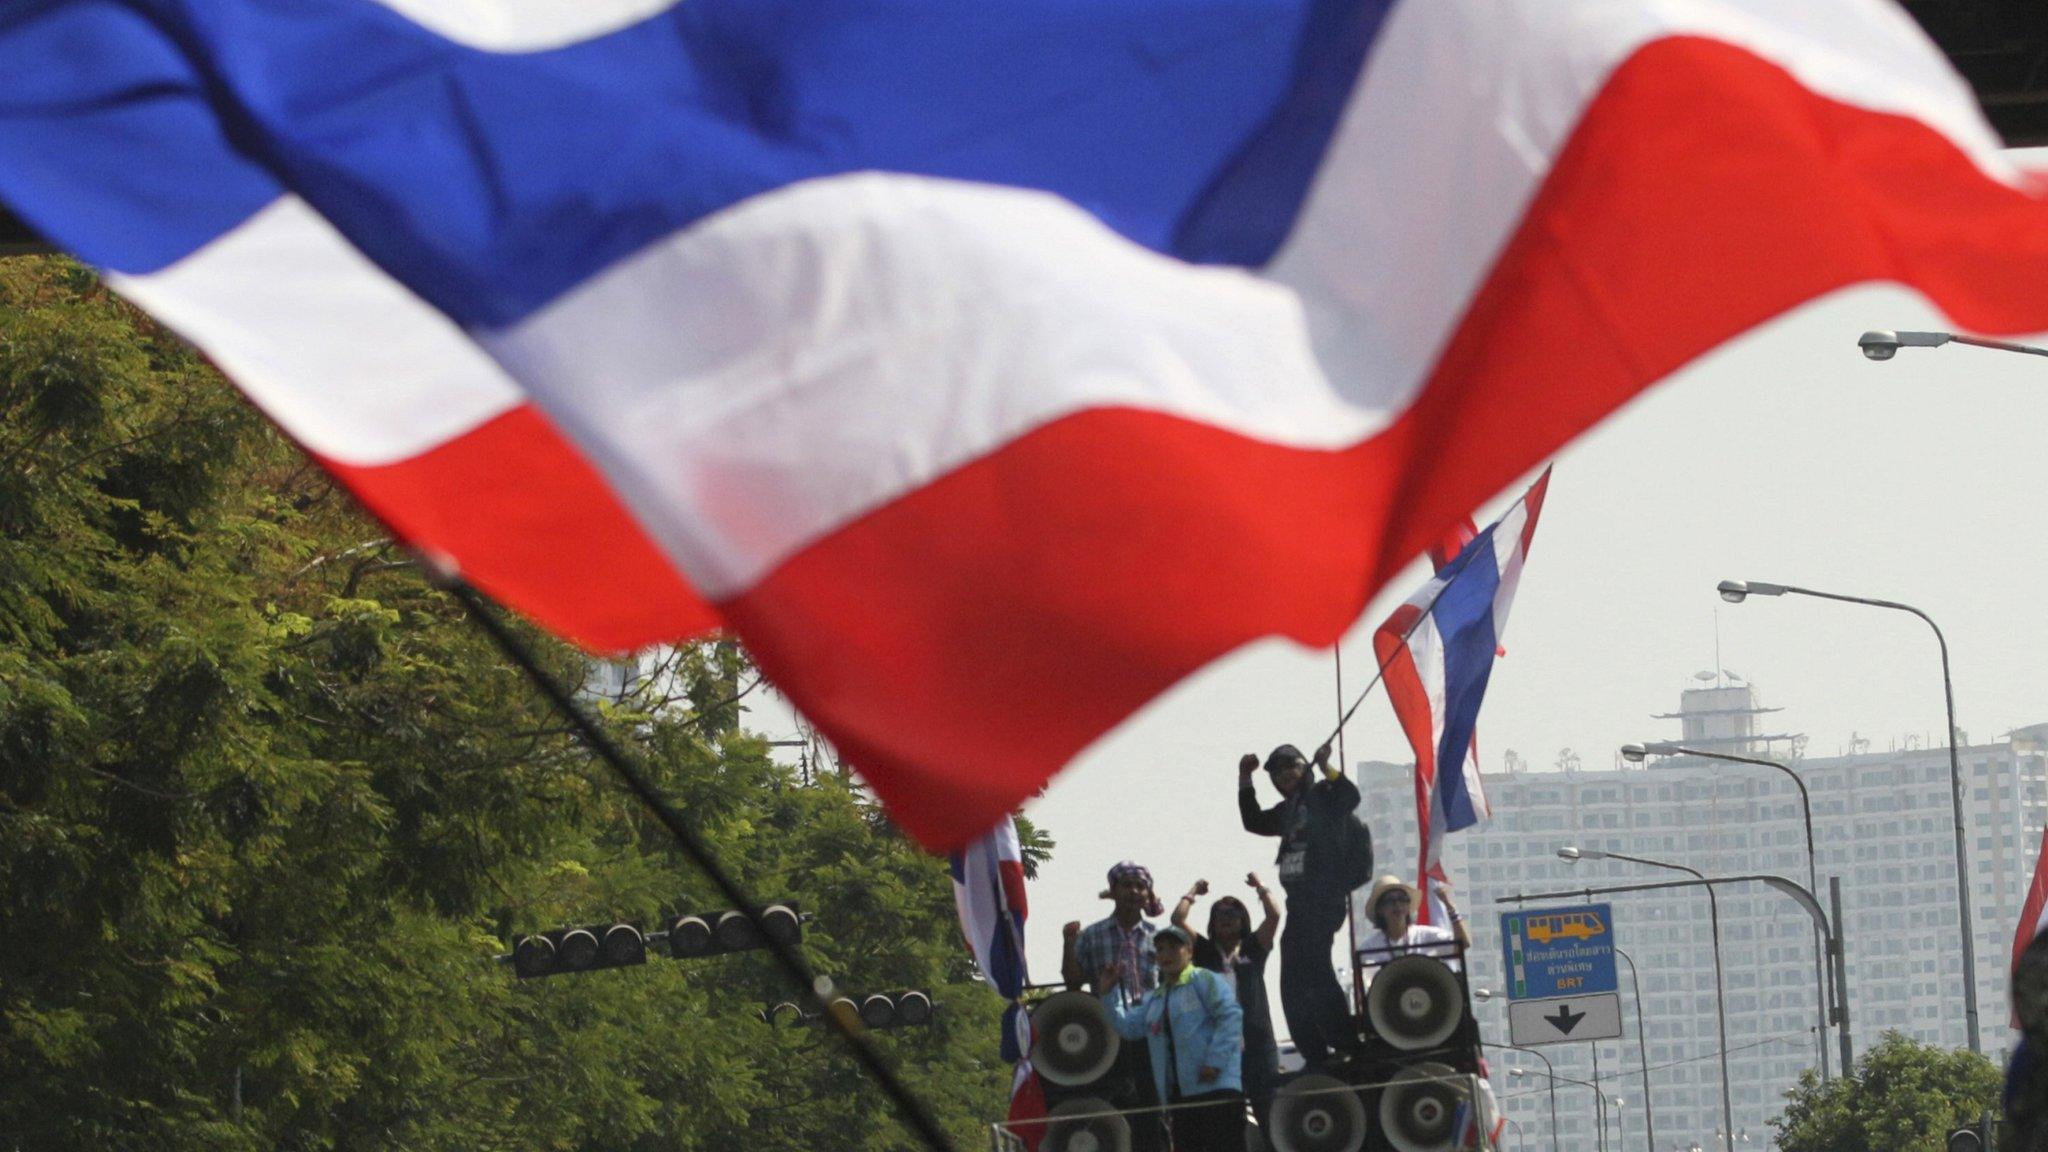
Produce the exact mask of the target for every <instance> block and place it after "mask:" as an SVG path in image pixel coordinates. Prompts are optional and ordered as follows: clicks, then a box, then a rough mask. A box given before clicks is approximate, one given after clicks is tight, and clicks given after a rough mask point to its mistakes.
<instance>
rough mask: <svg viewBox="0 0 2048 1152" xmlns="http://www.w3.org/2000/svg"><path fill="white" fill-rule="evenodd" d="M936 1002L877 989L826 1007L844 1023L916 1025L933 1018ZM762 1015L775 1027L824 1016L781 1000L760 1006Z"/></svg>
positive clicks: (912, 993)
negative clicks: (872, 992) (764, 1006)
mask: <svg viewBox="0 0 2048 1152" xmlns="http://www.w3.org/2000/svg"><path fill="white" fill-rule="evenodd" d="M934 1009H935V1006H934V1005H933V1004H932V998H931V997H930V996H929V995H927V994H925V993H923V992H915V991H905V992H877V993H875V994H874V995H872V996H863V997H861V998H860V999H858V1000H856V999H854V998H852V997H850V996H840V997H838V998H836V999H834V1000H833V1001H832V1003H831V1004H829V1005H827V1006H826V1011H828V1012H831V1013H832V1014H833V1015H835V1016H838V1017H839V1018H840V1019H842V1020H845V1021H846V1022H847V1023H849V1024H850V1023H853V1022H855V1021H859V1022H860V1024H861V1025H862V1026H864V1027H867V1028H874V1029H882V1028H917V1027H921V1026H923V1025H926V1024H930V1023H931V1022H932V1013H933V1011H934ZM761 1019H763V1020H766V1021H767V1022H768V1023H770V1024H773V1025H776V1026H778V1027H786V1026H789V1025H795V1024H816V1023H819V1022H820V1021H822V1020H823V1019H824V1016H823V1014H821V1013H816V1012H806V1011H804V1009H803V1006H802V1005H799V1004H794V1003H791V1002H790V1001H787V1000H785V1001H783V1002H782V1003H780V1004H777V1005H775V1006H774V1007H772V1008H763V1009H762V1010H761Z"/></svg>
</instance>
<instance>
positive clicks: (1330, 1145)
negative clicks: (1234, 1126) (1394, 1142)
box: [1269, 1072, 1365, 1152]
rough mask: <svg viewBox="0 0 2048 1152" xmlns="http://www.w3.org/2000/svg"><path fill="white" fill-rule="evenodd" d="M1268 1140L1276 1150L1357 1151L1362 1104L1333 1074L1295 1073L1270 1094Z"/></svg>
mask: <svg viewBox="0 0 2048 1152" xmlns="http://www.w3.org/2000/svg"><path fill="white" fill-rule="evenodd" d="M1269 1115H1270V1119H1271V1122H1272V1128H1273V1131H1272V1135H1271V1141H1272V1144H1273V1147H1274V1148H1275V1149H1277V1152H1358V1150H1359V1149H1360V1148H1362V1147H1364V1146H1365V1104H1364V1102H1363V1101H1361V1100H1360V1099H1359V1098H1358V1089H1356V1088H1354V1087H1353V1086H1351V1085H1349V1084H1346V1083H1345V1082H1343V1081H1342V1080H1339V1079H1337V1078H1336V1077H1334V1076H1324V1075H1322V1074H1321V1073H1318V1072H1311V1073H1309V1074H1307V1075H1305V1076H1296V1077H1295V1078H1294V1079H1293V1080H1291V1081H1289V1082H1288V1083H1287V1085H1286V1086H1285V1087H1283V1088H1281V1089H1280V1091H1279V1092H1277V1093H1275V1094H1274V1096H1273V1108H1272V1111H1271V1113H1270V1114H1269Z"/></svg>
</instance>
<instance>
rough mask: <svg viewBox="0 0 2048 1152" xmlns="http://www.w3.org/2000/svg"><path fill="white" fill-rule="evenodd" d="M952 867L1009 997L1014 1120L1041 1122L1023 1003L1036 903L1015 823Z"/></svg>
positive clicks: (965, 926)
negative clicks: (1027, 924) (1028, 933)
mask: <svg viewBox="0 0 2048 1152" xmlns="http://www.w3.org/2000/svg"><path fill="white" fill-rule="evenodd" d="M951 864H952V870H953V904H954V907H955V908H956V909H957V910H958V911H959V913H960V930H961V932H963V933H964V934H965V935H966V937H967V950H968V951H969V952H971V953H973V955H974V963H975V966H976V967H978V968H980V969H981V974H982V975H983V976H984V977H986V978H987V979H988V983H989V987H991V988H994V989H995V990H996V994H997V995H999V996H1001V997H1002V998H1003V999H1005V1000H1008V1001H1009V1002H1010V1007H1009V1008H1008V1009H1007V1010H1006V1011H1005V1012H1004V1013H1003V1040H1002V1057H1003V1059H1004V1060H1007V1061H1010V1062H1011V1063H1013V1064H1015V1065H1016V1066H1017V1068H1016V1074H1015V1076H1014V1077H1013V1079H1012V1081H1011V1085H1010V1112H1009V1118H1010V1120H1011V1121H1012V1122H1017V1121H1026V1120H1037V1119H1041V1118H1042V1117H1044V1115H1045V1091H1044V1089H1043V1087H1042V1086H1041V1085H1040V1084H1039V1082H1038V1073H1037V1072H1035V1071H1034V1070H1033V1069H1032V1067H1031V1061H1030V1059H1029V1056H1030V1052H1031V1015H1030V1013H1028V1012H1026V1011H1024V1006H1023V1004H1022V1003H1021V1001H1022V999H1023V996H1024V986H1025V985H1026V984H1029V983H1030V982H1031V977H1030V973H1029V970H1028V969H1027V968H1026V966H1025V962H1024V920H1025V917H1026V916H1028V915H1029V914H1030V904H1029V902H1028V901H1027V900H1026V898H1025V894H1024V848H1023V844H1022V843H1021V841H1019V839H1018V837H1017V822H1016V820H1015V819H1014V818H1012V817H1010V816H1004V817H1003V819H1002V821H1001V822H999V823H998V824H997V825H996V826H995V827H994V828H992V829H990V830H989V831H988V833H987V834H986V835H984V836H982V837H981V838H980V839H978V840H976V841H974V842H973V843H972V844H969V845H968V846H967V847H965V848H962V849H960V850H959V851H957V852H955V853H953V855H952V859H951ZM1018 1132H1019V1135H1020V1136H1021V1137H1022V1138H1023V1139H1024V1141H1025V1142H1026V1144H1027V1145H1029V1146H1030V1147H1031V1148H1034V1149H1035V1148H1037V1147H1038V1141H1039V1138H1040V1137H1041V1136H1042V1135H1043V1129H1042V1126H1041V1125H1038V1124H1026V1125H1024V1126H1023V1127H1022V1128H1021V1129H1019V1130H1018Z"/></svg>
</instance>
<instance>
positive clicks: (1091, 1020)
mask: <svg viewBox="0 0 2048 1152" xmlns="http://www.w3.org/2000/svg"><path fill="white" fill-rule="evenodd" d="M1122 1049H1123V1037H1121V1036H1118V1035H1117V1034H1116V1026H1115V1025H1114V1024H1112V1023H1111V1021H1110V1018H1109V1009H1108V1008H1105V1007H1103V1005H1102V1001H1100V1000H1097V999H1096V998H1095V997H1093V996H1090V995H1088V994H1087V993H1086V992H1061V993H1059V994H1057V995H1054V996H1048V997H1046V998H1045V999H1044V1000H1043V1001H1041V1002H1040V1003H1039V1005H1038V1007H1036V1008H1033V1009H1032V1010H1031V1066H1032V1067H1033V1068H1036V1069H1037V1070H1038V1074H1039V1075H1040V1076H1043V1077H1045V1078H1046V1079H1047V1080H1049V1081H1051V1082H1052V1083H1054V1084H1058V1085H1060V1086H1061V1087H1063V1088H1078V1087H1080V1086H1081V1085H1083V1084H1091V1083H1094V1082H1095V1081H1096V1080H1099V1079H1101V1078H1102V1074H1103V1073H1105V1072H1108V1071H1109V1069H1110V1067H1111V1066H1112V1065H1114V1064H1115V1063H1116V1056H1117V1053H1118V1052H1120V1051H1122Z"/></svg>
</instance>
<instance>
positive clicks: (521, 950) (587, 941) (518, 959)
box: [512, 924, 647, 980]
mask: <svg viewBox="0 0 2048 1152" xmlns="http://www.w3.org/2000/svg"><path fill="white" fill-rule="evenodd" d="M645 963H647V938H646V937H645V936H643V935H642V934H641V932H640V929H638V928H635V927H633V926H632V925H631V924H595V925H590V926H586V927H582V928H557V929H555V930H554V931H552V932H536V933H534V934H533V935H531V936H521V937H520V938H519V939H518V941H517V942H515V943H514V944H513V945H512V974H513V975H515V976H517V977H519V978H520V979H521V980H534V979H538V978H539V977H542V976H560V975H562V974H563V973H566V972H595V971H597V970H598V969H600V968H627V967H631V966H632V965H635V964H645Z"/></svg>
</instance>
